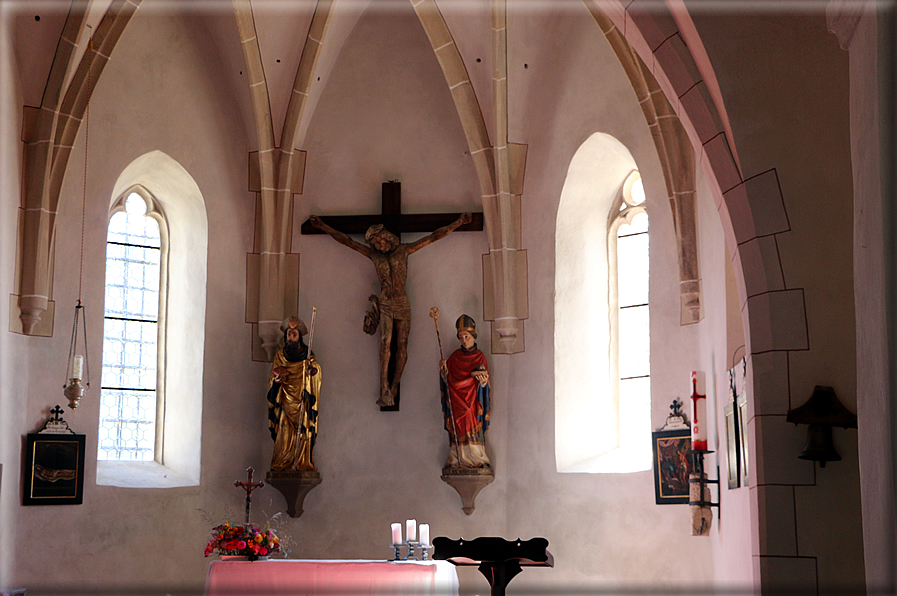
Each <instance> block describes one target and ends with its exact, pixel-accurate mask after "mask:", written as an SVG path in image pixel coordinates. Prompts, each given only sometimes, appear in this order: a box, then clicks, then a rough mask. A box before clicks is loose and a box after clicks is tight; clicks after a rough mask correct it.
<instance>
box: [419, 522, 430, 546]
mask: <svg viewBox="0 0 897 596" xmlns="http://www.w3.org/2000/svg"><path fill="white" fill-rule="evenodd" d="M420 543H421V544H427V545H428V544H430V524H421V525H420Z"/></svg>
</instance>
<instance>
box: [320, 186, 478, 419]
mask: <svg viewBox="0 0 897 596" xmlns="http://www.w3.org/2000/svg"><path fill="white" fill-rule="evenodd" d="M383 190H384V199H383V203H384V216H379V217H383V218H384V219H387V221H390V223H391V226H390V227H393V228H398V230H397V231H398V232H399V233H401V232H402V231H408V232H410V231H421V230H420V229H419V228H412V229H402V226H401V225H400V222H401V218H403V217H416V218H417V219H418V220H419V219H420V218H422V217H423V218H429V219H430V220H432V219H434V218H445V217H446V216H447V215H449V214H441V215H440V214H435V215H424V216H421V215H418V216H403V215H401V214H400V213H399V211H400V203H399V199H398V194H399V184H398V183H397V182H392V183H384V185H383ZM388 200H390V201H391V202H392V205H391V206H392V209H390V211H393V213H387V204H388V202H387V201H388ZM477 215H478V216H479V218H478V219H479V221H478V222H474V218H473V216H472V214H470V213H464V214H461V216H460V217H458V218H457V219H455V220H454V221H452V222H451V223H449V224H448V225H444V226H442V227H440V228H437V229H436V230H434V231H433V232H432V233H430V234H429V235H427V236H425V237H423V238H421V239H419V240H417V241H415V242H410V243H408V244H402V243H401V241H400V240H399V238H398V236H396V235H395V234H393V233H392V232H390V231H389V230H388V229H386V227H384V225H383V224H382V223H378V224H375V225H372V226H370V227H369V228H368V229H367V232H366V233H365V238H366V240H367V241H368V245H364V244H361V243H360V242H356V241H355V240H353V239H352V238H350V237H349V236H348V235H347V234H346V233H344V232H343V231H340V230H338V229H336V228H334V227H332V226H330V225H328V224H326V223H324V221H322V220H321V218H319V217H318V216H316V215H312V216H311V217H309V219H308V222H307V224H308V227H309V228H311V229H315V230H320V231H322V232H325V233H327V234H329V235H330V236H331V237H332V238H333V239H334V240H336V241H337V242H339V243H340V244H343V245H344V246H348V247H349V248H351V249H353V250H355V251H357V252H359V253H361V254H362V255H364V256H366V257H367V258H369V259H370V260H371V262H373V264H374V269H375V270H376V272H377V279H378V280H379V282H380V297H379V300H378V302H377V304H376V307H377V308H379V314H380V396H379V398H378V399H377V404H378V405H379V406H381V409H383V410H396V409H398V408H397V404H396V396H397V394H398V388H399V382H400V380H401V378H402V373H403V371H404V369H405V363H406V361H407V359H408V335H409V333H410V331H411V304H410V303H409V301H408V295H407V294H406V293H405V281H406V279H407V277H408V256H409V255H411V254H413V253H415V252H417V251H418V250H420V249H421V248H423V247H425V246H427V245H429V244H432V243H433V242H436V241H437V240H439V239H441V238H444V237H445V236H447V235H449V234H450V233H451V232H453V231H455V230H456V229H458V228H459V227H461V226H468V225H469V229H482V214H477ZM452 216H454V215H452ZM344 217H345V218H351V219H352V220H353V221H352V224H354V226H357V225H358V224H359V220H360V219H362V220H364V219H366V220H367V222H365V223H368V222H370V221H371V220H373V219H374V218H378V216H373V217H371V216H368V217H365V216H335V217H328V220H331V219H332V220H337V221H338V220H339V219H342V218H344ZM471 222H474V223H473V224H472V225H470V224H471ZM397 224H398V225H397ZM477 224H479V225H477ZM341 227H342V226H341ZM311 229H306V226H303V233H313V232H312V231H311ZM355 230H357V227H352V228H350V231H355ZM393 337H395V340H396V341H395V351H394V352H393V348H392V345H393ZM391 360H392V361H393V374H392V378H390V375H389V372H390V361H391Z"/></svg>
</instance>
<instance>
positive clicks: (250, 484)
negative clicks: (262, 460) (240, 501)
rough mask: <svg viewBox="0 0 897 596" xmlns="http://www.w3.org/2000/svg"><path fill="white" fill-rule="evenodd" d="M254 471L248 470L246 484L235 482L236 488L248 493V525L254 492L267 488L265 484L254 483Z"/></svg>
mask: <svg viewBox="0 0 897 596" xmlns="http://www.w3.org/2000/svg"><path fill="white" fill-rule="evenodd" d="M254 471H255V470H253V469H252V468H251V467H250V468H246V473H247V474H248V478H247V480H246V482H240V481H239V480H235V481H234V486H239V487H240V488H242V489H243V490H245V491H246V525H247V526H248V525H249V509H250V508H251V507H252V491H254V490H255V489H257V488H262V487H263V486H265V483H264V482H253V481H252V473H253V472H254Z"/></svg>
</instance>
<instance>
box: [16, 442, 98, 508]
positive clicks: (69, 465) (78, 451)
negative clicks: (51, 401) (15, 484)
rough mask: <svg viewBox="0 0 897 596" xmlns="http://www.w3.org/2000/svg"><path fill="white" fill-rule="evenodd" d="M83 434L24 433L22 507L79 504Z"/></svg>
mask: <svg viewBox="0 0 897 596" xmlns="http://www.w3.org/2000/svg"><path fill="white" fill-rule="evenodd" d="M85 438H86V435H78V434H55V433H28V435H27V437H26V438H25V456H24V466H25V470H24V480H25V483H24V488H23V491H22V505H80V504H81V503H82V502H83V499H84V445H85Z"/></svg>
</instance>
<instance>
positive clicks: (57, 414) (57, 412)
mask: <svg viewBox="0 0 897 596" xmlns="http://www.w3.org/2000/svg"><path fill="white" fill-rule="evenodd" d="M63 412H65V410H63V409H62V408H60V407H59V404H57V405H56V407H55V408H53V409H52V410H50V413H51V414H53V422H57V421H59V420H62V413H63Z"/></svg>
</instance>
